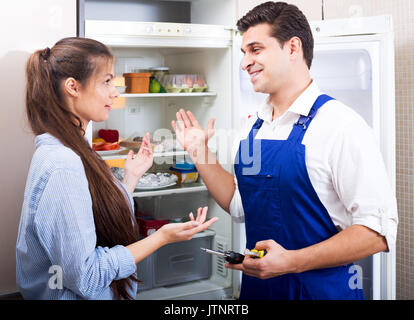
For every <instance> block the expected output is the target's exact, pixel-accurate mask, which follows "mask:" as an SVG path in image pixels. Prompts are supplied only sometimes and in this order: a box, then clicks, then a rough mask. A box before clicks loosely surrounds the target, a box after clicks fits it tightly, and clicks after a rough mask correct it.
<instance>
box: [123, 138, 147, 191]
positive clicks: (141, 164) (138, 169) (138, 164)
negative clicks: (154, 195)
mask: <svg viewBox="0 0 414 320" xmlns="http://www.w3.org/2000/svg"><path fill="white" fill-rule="evenodd" d="M153 160H154V155H153V152H152V147H151V143H150V135H149V133H148V132H147V133H146V134H145V136H144V138H143V139H142V144H141V147H140V148H139V151H138V153H137V154H136V156H135V157H134V151H132V150H130V151H129V153H128V156H127V159H126V161H125V165H124V170H125V175H124V180H123V181H122V182H123V183H124V184H125V185H126V186H127V188H128V190H129V191H130V192H131V193H133V192H134V189H135V187H136V185H137V183H138V181H139V179H140V178H141V177H142V176H143V175H144V173H145V172H147V170H148V169H149V168H151V166H152V163H153Z"/></svg>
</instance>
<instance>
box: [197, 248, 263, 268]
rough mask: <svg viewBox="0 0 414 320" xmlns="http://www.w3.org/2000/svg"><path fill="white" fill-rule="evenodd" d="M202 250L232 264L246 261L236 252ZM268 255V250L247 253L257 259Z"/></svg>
mask: <svg viewBox="0 0 414 320" xmlns="http://www.w3.org/2000/svg"><path fill="white" fill-rule="evenodd" d="M200 249H201V250H203V251H205V252H207V253H211V254H215V255H217V256H219V257H222V258H224V259H225V260H226V261H227V262H229V263H231V264H238V263H242V262H243V260H244V255H242V254H241V253H237V252H234V251H224V252H220V251H215V250H210V249H206V248H200ZM266 253H267V251H266V250H255V249H253V250H249V251H247V252H246V254H247V255H249V256H253V257H257V258H261V257H263V256H264V255H265V254H266Z"/></svg>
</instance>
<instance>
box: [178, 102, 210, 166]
mask: <svg viewBox="0 0 414 320" xmlns="http://www.w3.org/2000/svg"><path fill="white" fill-rule="evenodd" d="M176 117H177V121H174V120H173V121H172V122H171V125H172V127H173V129H174V131H175V133H176V134H177V140H178V142H179V143H180V144H181V145H182V146H183V147H184V149H185V150H186V151H187V152H188V153H189V155H190V157H191V159H192V160H193V162H194V163H196V162H200V161H204V160H205V159H204V157H205V155H206V151H207V143H208V140H209V139H210V138H211V137H212V136H213V135H214V122H215V119H210V120H209V121H208V124H207V129H206V130H204V129H203V128H202V127H201V125H200V124H199V123H198V121H197V119H196V118H195V116H194V115H193V113H192V112H191V111H187V112H185V111H184V110H183V109H180V110H179V112H177V113H176Z"/></svg>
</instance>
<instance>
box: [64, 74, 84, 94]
mask: <svg viewBox="0 0 414 320" xmlns="http://www.w3.org/2000/svg"><path fill="white" fill-rule="evenodd" d="M79 89H80V84H79V82H78V81H76V80H75V79H74V78H72V77H70V78H67V79H66V80H65V82H64V84H63V90H64V92H65V93H66V94H68V95H69V96H71V97H78V96H79Z"/></svg>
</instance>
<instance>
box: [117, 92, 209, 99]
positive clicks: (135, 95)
mask: <svg viewBox="0 0 414 320" xmlns="http://www.w3.org/2000/svg"><path fill="white" fill-rule="evenodd" d="M216 95H217V92H215V91H208V92H190V93H122V94H121V95H120V97H121V98H167V97H210V96H216Z"/></svg>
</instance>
